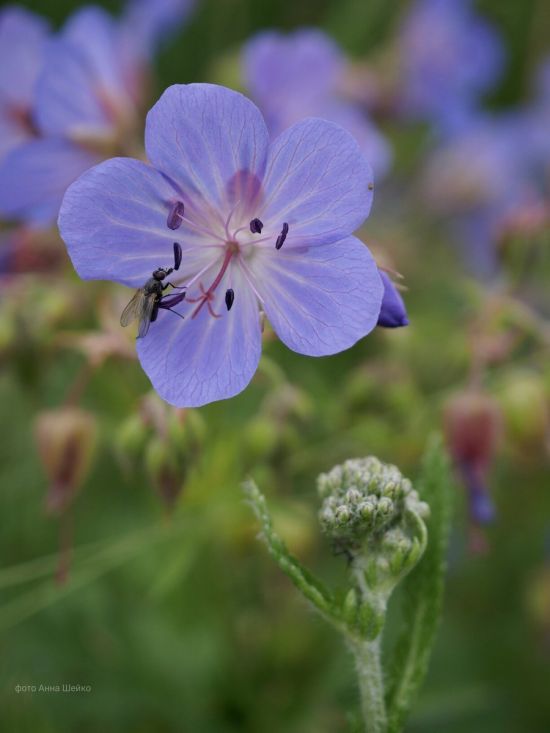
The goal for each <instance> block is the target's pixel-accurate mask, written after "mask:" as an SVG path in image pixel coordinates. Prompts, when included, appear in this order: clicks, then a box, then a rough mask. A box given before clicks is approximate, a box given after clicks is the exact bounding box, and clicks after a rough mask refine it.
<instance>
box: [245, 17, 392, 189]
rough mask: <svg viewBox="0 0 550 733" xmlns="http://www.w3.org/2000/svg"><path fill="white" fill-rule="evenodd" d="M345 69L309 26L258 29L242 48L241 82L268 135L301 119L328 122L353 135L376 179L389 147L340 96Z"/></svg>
mask: <svg viewBox="0 0 550 733" xmlns="http://www.w3.org/2000/svg"><path fill="white" fill-rule="evenodd" d="M346 67H347V62H346V59H345V58H344V56H343V54H342V52H341V50H340V49H339V48H338V46H337V45H336V44H335V43H334V41H333V40H332V39H331V38H330V37H329V36H327V35H325V34H324V33H323V32H322V31H320V30H316V29H312V28H308V29H302V30H299V31H296V32H294V33H292V34H289V35H287V36H284V35H282V34H280V33H276V32H274V31H269V32H264V33H260V34H259V35H257V36H255V37H254V38H253V39H252V40H251V41H249V42H248V43H247V44H246V46H245V49H244V60H243V75H244V78H245V82H246V84H247V87H248V89H249V91H250V94H251V96H252V98H253V99H254V101H255V102H256V103H257V104H258V106H259V107H260V109H261V110H262V112H263V114H264V117H265V119H266V122H267V125H268V127H269V130H270V132H271V134H272V135H273V136H276V135H278V134H279V133H281V132H282V131H283V130H285V129H286V128H287V127H290V125H293V124H294V123H295V122H299V121H300V120H302V119H304V118H305V117H320V118H322V119H326V120H330V121H332V122H335V123H336V124H338V125H341V126H342V127H344V128H346V130H348V132H350V133H351V134H352V135H353V136H354V137H355V139H356V140H357V142H358V143H359V145H360V147H361V150H362V151H363V153H364V154H365V156H366V157H367V159H368V160H369V162H370V163H371V165H372V167H373V169H374V172H375V174H376V176H377V178H378V177H380V178H381V177H382V176H383V175H384V174H385V173H386V172H387V170H388V168H389V166H390V163H391V157H392V156H391V150H390V147H389V145H388V142H387V141H386V139H385V138H384V137H383V136H382V134H381V133H380V132H379V131H378V130H377V129H376V127H375V126H374V124H373V123H372V122H371V121H370V120H369V119H368V117H367V115H366V114H365V113H364V112H363V111H361V109H360V108H359V107H358V106H357V105H355V104H352V103H350V102H348V101H346V100H345V99H344V96H343V94H342V93H341V87H343V82H344V75H345V73H346Z"/></svg>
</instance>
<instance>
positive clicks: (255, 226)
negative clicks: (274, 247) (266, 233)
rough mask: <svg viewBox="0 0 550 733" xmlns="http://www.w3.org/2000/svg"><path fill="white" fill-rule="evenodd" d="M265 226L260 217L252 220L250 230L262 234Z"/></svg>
mask: <svg viewBox="0 0 550 733" xmlns="http://www.w3.org/2000/svg"><path fill="white" fill-rule="evenodd" d="M263 228H264V225H263V222H262V221H261V220H260V219H252V221H251V222H250V231H251V232H252V234H261V233H262V229H263Z"/></svg>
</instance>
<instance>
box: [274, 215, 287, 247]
mask: <svg viewBox="0 0 550 733" xmlns="http://www.w3.org/2000/svg"><path fill="white" fill-rule="evenodd" d="M287 234H288V224H287V223H286V221H285V223H284V224H283V228H282V230H281V233H280V234H279V236H278V237H277V241H276V242H275V249H281V247H282V246H283V244H284V243H285V239H286V235H287Z"/></svg>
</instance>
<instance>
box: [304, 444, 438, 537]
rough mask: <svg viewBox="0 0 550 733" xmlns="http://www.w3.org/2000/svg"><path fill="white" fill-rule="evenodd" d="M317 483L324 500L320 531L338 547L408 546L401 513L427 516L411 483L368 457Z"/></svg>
mask: <svg viewBox="0 0 550 733" xmlns="http://www.w3.org/2000/svg"><path fill="white" fill-rule="evenodd" d="M317 481H318V490H319V494H320V496H321V498H322V500H323V504H322V507H321V511H320V514H319V519H320V523H321V528H322V530H323V532H324V533H325V534H326V535H327V536H328V537H329V538H330V539H332V540H333V541H334V542H335V543H337V544H338V545H340V546H341V547H346V548H349V549H353V548H358V547H360V546H361V545H363V544H364V543H365V541H372V542H376V543H379V542H381V543H382V544H383V545H388V549H390V546H391V547H394V546H395V547H396V548H398V547H399V546H400V545H405V544H408V540H407V538H406V536H405V534H404V532H403V531H402V529H401V525H402V524H403V520H404V517H405V513H406V510H410V511H412V512H414V513H415V514H417V515H418V516H419V517H426V516H427V515H428V513H429V508H428V505H427V504H425V503H424V502H422V501H420V499H419V496H418V493H417V492H416V491H415V490H414V489H413V488H412V484H411V482H410V481H409V480H408V479H406V478H404V477H403V476H402V475H401V473H400V471H399V470H398V469H397V468H396V467H395V466H392V465H388V464H385V463H382V462H381V461H379V460H378V459H377V458H374V457H373V456H370V457H368V458H359V459H353V460H348V461H346V462H345V463H344V464H343V465H341V466H335V467H334V468H333V469H332V470H331V471H329V473H324V474H321V475H320V476H319V478H318V480H317ZM403 549H406V548H405V547H403Z"/></svg>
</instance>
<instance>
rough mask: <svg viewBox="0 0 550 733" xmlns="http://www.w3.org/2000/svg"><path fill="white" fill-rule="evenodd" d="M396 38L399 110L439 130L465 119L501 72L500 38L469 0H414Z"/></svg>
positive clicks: (450, 129) (447, 129) (461, 123)
mask: <svg viewBox="0 0 550 733" xmlns="http://www.w3.org/2000/svg"><path fill="white" fill-rule="evenodd" d="M399 43H400V57H401V64H400V65H401V68H400V77H401V79H402V104H403V107H404V111H405V113H406V114H408V115H409V116H410V117H413V118H415V119H421V120H428V121H430V122H432V123H434V124H435V125H436V127H437V128H438V130H439V131H440V132H442V133H443V134H454V133H455V132H456V131H457V130H460V129H462V128H463V127H464V125H466V124H467V123H468V122H469V120H470V119H471V116H472V114H475V111H476V105H477V103H478V100H479V98H480V96H481V95H482V94H484V93H485V92H487V91H489V90H490V89H491V87H492V86H493V85H494V84H495V82H496V81H497V80H498V78H499V76H500V73H501V71H502V67H503V61H504V53H503V47H502V44H501V42H500V39H499V37H498V36H497V35H496V33H495V31H494V30H493V29H492V27H491V26H490V25H489V24H488V23H486V22H485V21H484V20H482V19H481V18H479V17H478V16H477V15H476V14H475V13H474V11H472V8H471V1H470V0H416V2H415V3H414V4H413V6H412V8H411V11H410V13H409V15H408V16H407V17H406V18H405V21H404V23H403V26H402V29H401V34H400V40H399Z"/></svg>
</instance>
